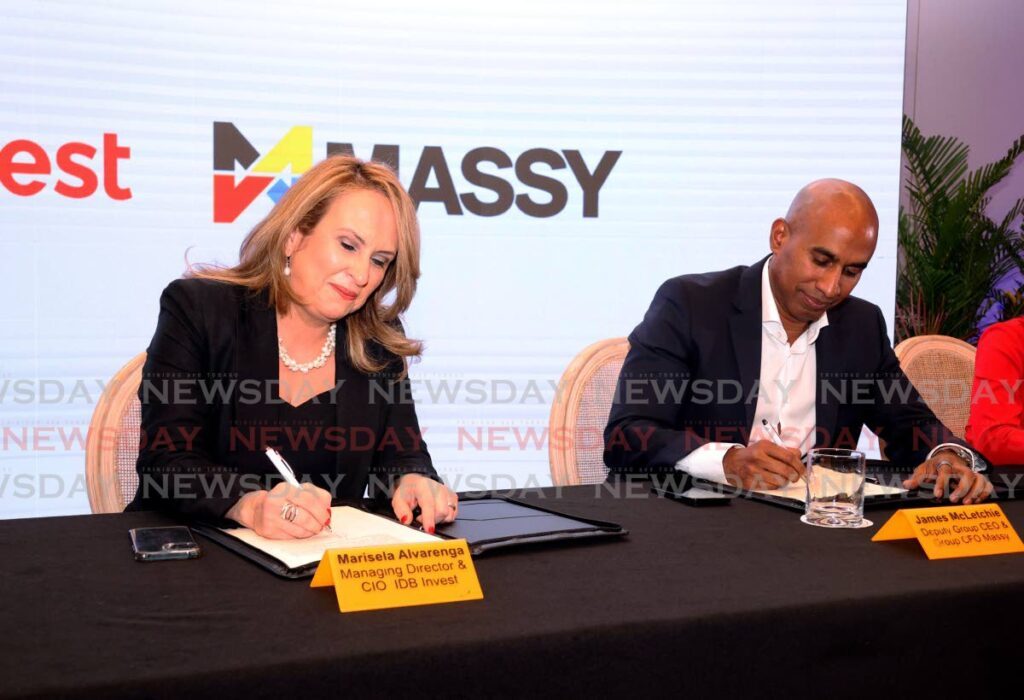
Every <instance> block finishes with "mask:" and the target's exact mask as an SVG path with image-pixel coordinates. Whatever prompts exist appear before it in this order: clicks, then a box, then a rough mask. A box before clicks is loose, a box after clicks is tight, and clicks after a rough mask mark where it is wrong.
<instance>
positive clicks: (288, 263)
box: [284, 255, 292, 277]
mask: <svg viewBox="0 0 1024 700" xmlns="http://www.w3.org/2000/svg"><path fill="white" fill-rule="evenodd" d="M291 274H292V256H290V255H286V256H284V276H285V277H291Z"/></svg>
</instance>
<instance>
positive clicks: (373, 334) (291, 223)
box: [186, 155, 423, 376]
mask: <svg viewBox="0 0 1024 700" xmlns="http://www.w3.org/2000/svg"><path fill="white" fill-rule="evenodd" d="M360 189H362V190H372V191H374V192H379V193H381V194H382V195H384V196H385V197H387V199H388V201H389V202H391V206H392V208H393V209H394V212H395V220H396V222H397V224H398V250H397V251H396V253H397V254H396V256H395V260H394V262H393V263H392V264H391V265H389V266H388V269H387V270H386V271H385V273H384V279H383V281H382V282H381V284H380V286H379V287H377V289H376V290H375V291H374V292H373V294H371V295H370V298H369V299H367V301H366V303H365V304H364V305H363V307H362V308H361V309H359V310H358V311H355V312H353V313H351V314H349V315H348V316H346V317H345V319H344V322H345V325H346V327H347V329H348V333H347V343H348V356H349V358H350V359H351V361H352V364H353V365H355V367H356V368H357V369H359V370H360V371H362V372H365V373H367V374H372V373H375V372H380V371H382V370H383V369H385V368H386V367H387V366H388V364H389V362H388V358H387V357H381V356H379V355H380V353H374V352H373V351H372V350H371V348H370V345H371V344H372V343H376V344H378V345H380V346H381V347H382V348H383V349H384V350H385V351H386V352H388V353H391V354H392V355H397V356H398V357H400V358H403V359H405V358H409V357H417V356H419V354H420V353H421V352H422V350H423V344H422V343H421V342H420V341H418V340H412V339H410V338H406V337H405V333H404V332H403V331H402V328H401V325H400V324H399V317H400V316H401V314H402V313H404V312H405V310H406V309H408V308H409V304H410V303H411V302H412V298H413V295H414V294H415V293H416V280H418V279H419V276H420V230H419V224H418V223H417V220H416V206H415V205H414V204H413V202H412V199H411V198H410V197H409V194H408V193H407V192H406V191H405V188H403V187H402V184H401V183H400V182H399V181H398V177H397V176H396V175H395V173H394V171H393V170H391V168H389V167H388V166H386V165H383V164H381V163H373V162H366V161H362V160H359V159H358V158H354V157H352V156H344V155H336V156H330V157H329V158H326V159H325V160H323V161H321V162H320V163H318V164H316V165H315V166H313V167H312V168H311V169H310V170H308V171H307V172H306V173H305V174H304V175H303V176H302V177H301V178H300V179H299V180H298V182H296V183H295V184H294V185H292V186H291V188H289V189H288V191H287V192H286V193H285V194H284V196H283V197H281V199H280V201H278V203H277V204H276V205H275V206H274V208H273V209H272V210H271V211H270V213H269V214H268V215H267V217H266V218H265V219H263V221H261V222H259V223H258V224H256V226H255V228H253V230H252V231H250V232H249V235H248V236H246V237H245V240H244V241H242V246H241V248H240V249H239V253H238V264H237V265H235V266H234V267H217V266H212V265H202V266H192V267H190V268H189V271H188V273H186V276H187V277H198V278H201V279H208V280H216V281H219V282H227V283H230V284H238V285H241V286H243V287H246V288H248V289H249V290H251V291H253V292H262V291H264V290H266V291H267V293H268V294H269V299H270V305H271V306H272V307H273V308H275V309H276V310H277V311H279V312H280V313H286V312H287V311H288V307H289V306H290V305H291V304H298V303H300V300H299V298H298V297H297V296H296V295H295V293H294V292H293V291H292V289H291V285H289V283H288V278H287V277H285V274H284V264H285V255H284V250H285V243H286V241H287V240H288V236H289V234H291V232H292V231H296V230H297V231H299V233H301V234H302V235H304V236H308V235H309V234H310V233H312V231H313V228H314V227H315V226H316V225H317V224H318V223H319V222H320V219H321V218H322V217H323V215H324V213H325V212H326V211H327V208H328V207H329V206H330V204H331V202H332V201H333V200H334V198H335V197H337V196H338V195H339V194H341V193H343V192H348V191H351V190H360ZM392 291H394V292H395V296H394V301H393V302H392V303H390V304H388V303H385V299H386V297H387V296H388V295H389V294H390V293H391V292H392ZM402 364H403V369H402V375H403V376H405V373H406V371H407V367H406V365H407V363H406V362H403V363H402Z"/></svg>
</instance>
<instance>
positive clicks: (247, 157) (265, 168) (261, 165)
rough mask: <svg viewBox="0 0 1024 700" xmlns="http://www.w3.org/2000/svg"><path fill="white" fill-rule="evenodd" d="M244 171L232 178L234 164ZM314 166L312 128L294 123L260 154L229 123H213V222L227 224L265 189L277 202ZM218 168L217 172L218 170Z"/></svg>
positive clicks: (233, 175)
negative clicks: (275, 142) (294, 124)
mask: <svg viewBox="0 0 1024 700" xmlns="http://www.w3.org/2000/svg"><path fill="white" fill-rule="evenodd" d="M236 163H238V164H239V165H241V166H242V167H243V168H244V169H245V171H246V174H245V175H244V176H242V177H241V178H238V179H236V178H235V164H236ZM312 165H313V127H311V126H295V127H292V129H291V131H289V132H288V133H287V134H285V136H284V138H283V139H281V140H280V141H278V142H277V144H276V145H275V146H274V147H273V148H271V149H270V151H268V152H267V154H266V155H265V156H263V157H262V158H261V157H260V152H259V151H257V150H256V149H255V148H254V147H253V145H252V144H251V143H249V140H248V139H247V138H245V137H244V136H242V133H241V132H240V131H239V130H238V129H237V128H235V125H234V124H232V123H231V122H214V123H213V170H214V174H213V221H214V223H218V224H229V223H231V222H232V221H234V220H235V219H237V218H238V216H239V215H240V214H241V213H242V212H243V211H245V210H246V209H247V208H248V207H249V205H250V204H252V203H253V201H255V199H256V198H257V197H259V196H260V195H261V194H263V193H264V192H266V194H267V196H268V197H270V199H271V200H273V202H274V203H275V204H276V203H277V200H279V199H280V198H281V196H282V195H283V194H284V193H285V192H287V191H288V188H289V187H291V186H292V184H293V183H294V182H295V180H297V179H298V176H299V175H301V174H302V173H304V172H306V171H307V170H309V168H310V167H311V166H312ZM218 171H219V172H218Z"/></svg>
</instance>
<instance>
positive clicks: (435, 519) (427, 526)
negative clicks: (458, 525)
mask: <svg viewBox="0 0 1024 700" xmlns="http://www.w3.org/2000/svg"><path fill="white" fill-rule="evenodd" d="M416 506H419V508H420V515H419V518H418V520H419V521H420V523H421V524H422V525H423V530H424V532H429V533H430V534H433V533H434V525H435V524H438V523H450V522H451V521H453V520H455V517H456V516H457V515H458V514H459V497H458V495H457V494H456V493H455V492H454V491H451V490H450V489H449V488H448V487H447V486H445V485H444V484H439V483H438V482H436V481H434V480H433V479H430V478H427V477H425V476H423V475H422V474H406V475H405V476H403V477H402V478H401V479H399V480H398V486H396V487H395V494H394V495H393V496H392V497H391V508H392V510H394V511H395V517H396V518H398V519H399V520H400V521H401V522H402V524H403V525H408V524H409V523H411V522H412V511H413V509H414V508H416Z"/></svg>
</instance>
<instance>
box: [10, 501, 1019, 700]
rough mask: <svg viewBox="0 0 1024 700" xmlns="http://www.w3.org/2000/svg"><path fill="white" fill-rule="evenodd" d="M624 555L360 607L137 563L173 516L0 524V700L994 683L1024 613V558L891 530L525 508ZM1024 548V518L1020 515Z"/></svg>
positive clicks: (218, 561) (921, 688)
mask: <svg viewBox="0 0 1024 700" xmlns="http://www.w3.org/2000/svg"><path fill="white" fill-rule="evenodd" d="M516 495H518V496H519V497H521V498H523V499H524V500H527V501H530V502H535V503H537V504H539V505H543V506H544V507H547V508H553V509H557V510H562V511H565V512H567V513H570V514H574V515H578V516H581V517H586V518H595V519H599V520H610V521H613V522H618V523H620V524H622V525H623V526H624V527H626V528H627V529H628V530H629V535H628V536H627V537H624V538H621V539H613V540H603V541H593V542H577V543H571V544H564V545H544V546H533V547H526V548H521V549H518V550H509V551H506V552H502V553H495V554H491V555H488V556H484V557H481V558H479V559H477V561H476V566H477V572H478V575H479V578H480V583H481V586H482V588H483V591H484V596H485V598H484V600H481V601H471V602H466V603H455V604H444V605H431V606H423V607H415V608H401V609H396V610H382V611H372V612H361V613H350V614H340V613H339V612H338V610H337V603H336V600H335V598H334V592H333V591H332V590H331V589H310V588H309V587H308V584H309V582H308V580H303V581H288V580H284V579H280V578H277V577H275V576H273V575H272V574H270V573H268V572H266V571H264V570H262V569H260V568H257V567H256V566H255V565H253V564H252V563H250V562H248V561H246V560H244V559H242V558H240V557H238V556H236V555H234V554H232V553H230V552H228V551H227V550H224V549H222V548H221V547H219V546H218V545H216V544H214V543H212V542H210V541H208V540H205V539H202V540H201V544H202V545H203V548H204V554H203V556H202V557H201V558H200V559H197V560H191V561H174V562H156V563H146V564H142V563H137V562H135V561H134V559H133V557H132V553H131V548H130V542H129V539H128V530H129V528H132V527H140V526H152V525H161V524H169V522H170V521H168V519H167V518H165V517H164V516H161V515H158V514H156V513H125V514H117V515H90V516H77V517H62V518H39V519H30V520H10V521H2V522H0V551H3V552H4V556H5V561H4V565H3V567H0V580H2V582H3V583H2V587H0V590H2V591H3V597H2V599H3V605H4V608H5V612H4V621H5V624H4V634H3V635H0V696H4V697H7V696H12V697H14V696H40V697H42V696H52V695H55V694H59V695H62V696H66V697H72V696H76V697H78V696H98V695H101V696H104V697H111V696H135V697H138V696H146V697H172V696H173V697H180V696H183V695H185V694H189V695H192V696H194V697H202V696H214V695H216V696H219V697H224V696H229V697H233V696H236V695H242V694H245V695H246V696H248V697H270V696H280V695H283V694H287V695H289V696H294V695H300V694H312V693H314V692H315V693H323V692H334V693H337V692H338V691H344V692H346V694H349V693H358V694H363V695H372V696H379V695H392V696H394V695H395V694H396V693H414V694H418V695H425V696H431V697H432V696H435V695H446V696H452V695H455V696H463V695H470V694H479V693H487V694H488V695H517V696H523V695H545V696H546V695H570V696H579V695H584V694H594V695H600V696H604V695H609V694H613V693H619V692H632V693H637V692H639V693H645V694H665V695H667V694H673V695H678V694H679V693H680V692H686V693H691V694H695V695H696V696H697V697H702V696H706V695H712V694H713V695H716V696H719V697H732V696H736V695H749V694H751V693H757V695H758V696H761V697H763V696H768V697H771V696H779V697H782V696H786V697H790V698H791V697H794V696H808V695H817V696H820V694H821V691H820V688H822V687H823V686H822V685H821V684H822V683H827V684H828V685H827V686H826V687H828V688H829V692H828V695H829V696H830V697H844V696H848V697H861V698H862V697H864V693H865V692H867V693H873V694H876V695H877V694H878V692H879V691H882V690H884V693H885V695H889V694H891V693H895V692H915V693H917V694H919V693H923V692H933V693H935V694H936V695H938V696H940V697H941V696H950V695H954V694H957V693H961V692H970V693H971V694H972V695H977V694H978V693H979V692H983V691H985V690H986V689H989V690H994V689H995V688H996V687H997V683H998V682H999V681H1000V679H1001V678H1005V677H1006V676H1005V675H1004V674H1010V673H1012V670H1013V669H1015V666H1011V665H1010V664H1015V663H1016V657H1017V656H1019V654H1018V651H1017V648H1018V645H1017V643H1016V642H1014V641H1013V640H1015V639H1016V635H1017V633H1018V630H1019V629H1020V628H1021V624H1022V623H1024V614H1022V612H1021V604H1020V601H1021V598H1022V594H1024V558H1022V557H1021V556H1020V555H1002V556H988V557H981V558H973V559H956V560H943V561H928V560H927V558H926V557H925V556H924V553H923V551H922V550H921V548H920V546H919V545H918V544H917V543H916V542H915V541H900V542H878V543H873V542H871V541H870V538H871V535H872V534H873V533H874V532H875V531H877V529H878V528H879V527H880V526H881V525H882V524H883V523H884V522H885V520H886V519H887V518H888V517H889V515H890V514H891V513H892V512H893V511H892V510H874V511H871V512H869V517H871V518H872V519H873V520H874V523H875V524H874V527H872V528H869V529H863V530H845V531H837V530H827V529H822V528H815V527H811V526H808V525H804V524H802V523H801V522H800V521H799V514H798V513H797V512H795V511H791V510H786V509H783V508H778V507H775V506H771V505H767V504H764V503H756V502H749V501H745V500H736V501H735V502H733V503H732V504H731V505H729V506H725V507H692V506H687V505H684V504H681V503H677V502H675V501H671V500H666V499H662V498H659V497H655V496H651V495H650V494H649V493H648V486H647V485H646V484H644V483H641V482H633V483H622V484H603V485H599V486H580V487H570V488H562V489H554V488H552V489H543V490H533V491H528V492H526V493H525V494H523V493H520V494H516ZM1002 505H1003V508H1004V510H1005V511H1006V513H1007V515H1008V516H1009V518H1010V521H1011V522H1012V523H1013V524H1014V527H1015V528H1017V530H1018V532H1019V531H1021V529H1022V528H1024V503H1021V502H1009V503H1003V504H1002Z"/></svg>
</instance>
